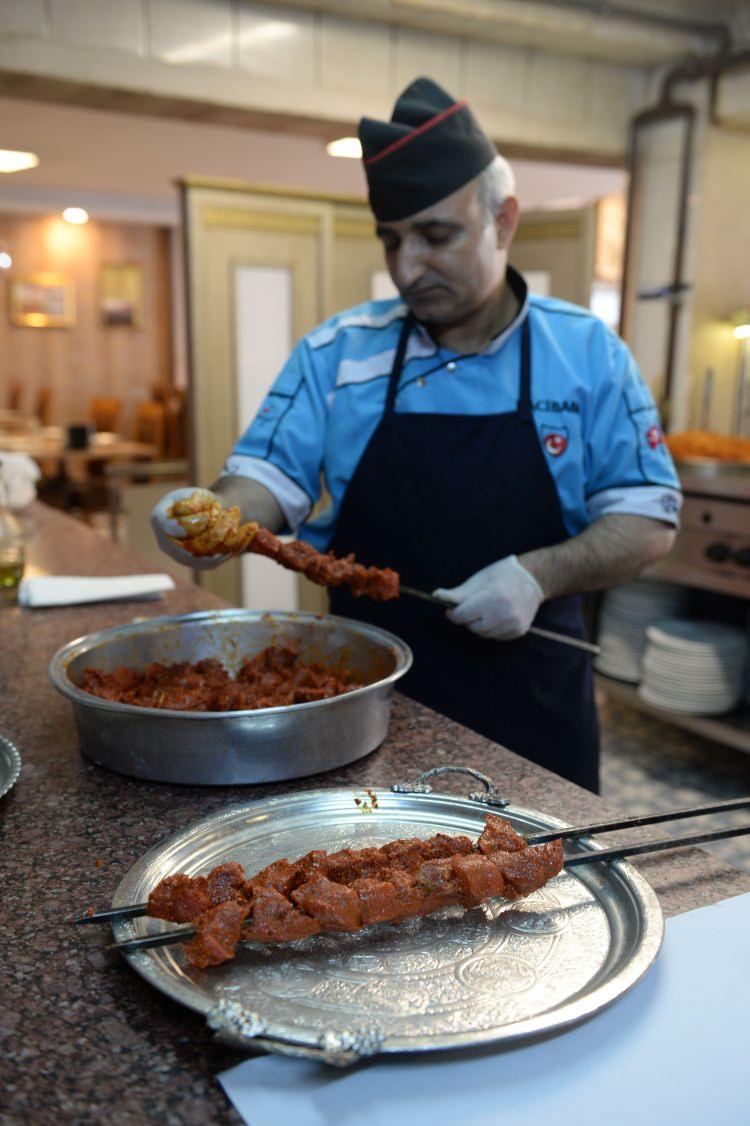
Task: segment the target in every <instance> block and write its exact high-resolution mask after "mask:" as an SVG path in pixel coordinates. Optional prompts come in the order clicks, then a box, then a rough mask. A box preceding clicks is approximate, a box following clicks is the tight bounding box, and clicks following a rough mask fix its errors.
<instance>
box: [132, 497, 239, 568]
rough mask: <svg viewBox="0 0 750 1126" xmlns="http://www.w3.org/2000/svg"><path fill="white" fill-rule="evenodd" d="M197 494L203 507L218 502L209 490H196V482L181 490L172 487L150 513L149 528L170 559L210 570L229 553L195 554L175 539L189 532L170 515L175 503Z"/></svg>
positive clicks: (179, 538)
mask: <svg viewBox="0 0 750 1126" xmlns="http://www.w3.org/2000/svg"><path fill="white" fill-rule="evenodd" d="M196 494H198V495H199V497H200V499H201V502H204V503H205V505H206V507H208V506H210V505H211V504H212V503H218V497H216V496H215V495H214V494H213V493H212V492H210V490H209V489H196V487H195V485H189V486H187V488H183V489H172V492H171V493H167V495H166V496H164V497H162V498H161V500H160V501H158V502H157V504H156V505H154V508H153V511H152V512H151V527H152V528H153V532H154V535H155V536H156V542H157V543H158V544H159V547H160V548H161V550H162V551H164V552H166V554H167V555H170V556H171V557H172V559H176V560H177V562H178V563H182V565H183V566H184V567H192V568H193V569H194V570H196V571H210V570H213V568H214V567H218V566H219V565H220V564H221V563H224V562H226V560H227V559H231V558H232V556H231V555H205V556H200V557H198V556H195V555H193V554H191V553H190V552H189V551H187V550H186V549H185V548H184V547H181V546H180V544H179V542H176V541H179V540H185V539H187V538H188V531H187V530H186V528H185V527H184V526H183V524H181V523H180V522H179V521H178V520H176V519H175V517H174V516H173V515H171V513H172V510H173V508H174V505H175V503H177V502H179V501H185V500H187V499H188V497H193V496H195V495H196ZM198 518H200V517H198ZM195 530H196V531H197V530H198V529H197V528H196V529H195Z"/></svg>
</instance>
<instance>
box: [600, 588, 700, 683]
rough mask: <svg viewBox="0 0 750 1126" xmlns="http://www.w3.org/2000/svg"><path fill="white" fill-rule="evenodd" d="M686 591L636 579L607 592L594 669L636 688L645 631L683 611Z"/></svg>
mask: <svg viewBox="0 0 750 1126" xmlns="http://www.w3.org/2000/svg"><path fill="white" fill-rule="evenodd" d="M684 598H685V590H684V588H683V587H681V586H676V585H675V584H673V583H658V582H653V581H652V580H648V579H636V580H635V581H634V582H631V583H624V584H623V585H622V586H618V587H615V589H614V590H610V591H607V593H606V594H605V595H604V598H603V599H602V607H601V615H600V618H599V636H598V638H597V641H598V643H599V646H600V648H601V653H600V654H599V656H598V657H597V658H596V660H595V661H594V667H595V668H596V669H597V670H598V671H599V672H603V673H605V675H606V676H614V677H616V678H617V679H618V680H629V681H631V682H632V683H633V684H637V683H638V681H639V680H640V679H641V658H642V656H643V650H644V649H645V647H646V627H647V626H650V625H652V624H653V623H654V622H656V621H658V620H659V619H660V618H673V617H674V616H675V614H679V612H680V610H681V609H682V607H683V604H684Z"/></svg>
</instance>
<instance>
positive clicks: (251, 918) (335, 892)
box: [149, 814, 563, 968]
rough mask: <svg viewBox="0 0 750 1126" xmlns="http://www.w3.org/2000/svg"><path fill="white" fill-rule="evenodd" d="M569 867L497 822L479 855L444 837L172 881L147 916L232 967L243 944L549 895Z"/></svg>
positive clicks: (549, 847)
mask: <svg viewBox="0 0 750 1126" xmlns="http://www.w3.org/2000/svg"><path fill="white" fill-rule="evenodd" d="M497 842H503V844H504V845H505V846H506V847H504V848H498V847H496V846H497ZM493 846H494V847H493ZM562 865H563V849H562V842H561V841H559V840H558V841H551V842H549V843H547V844H544V845H537V846H533V847H529V846H528V845H527V844H526V842H525V840H524V839H523V837H521V836H520V835H519V834H518V833H516V832H515V830H513V828H512V827H511V826H510V825H509V824H508V823H507V822H505V821H503V820H502V819H501V818H498V817H495V816H494V815H493V814H490V815H489V816H488V818H487V822H486V825H485V830H484V832H483V833H482V835H481V837H480V838H479V840H478V842H477V844H476V845H475V846H472V843H471V840H470V838H469V837H466V836H456V837H451V836H448V835H446V834H444V833H438V834H436V836H434V837H432V838H430V839H429V840H421V839H419V838H413V839H411V840H400V841H391V842H389V843H388V844H387V845H383V846H381V847H380V848H363V849H341V850H340V851H339V852H337V853H332V854H329V853H327V852H325V851H324V850H322V849H316V850H314V851H312V852H309V853H307V854H306V855H305V856H303V857H301V858H300V859H299V860H297V861H289V860H286V859H282V860H277V861H274V863H273V864H269V865H268V866H267V867H266V868H264V869H263V870H262V871H260V872H258V873H257V875H256V876H254V877H251V878H250V879H247V880H246V879H245V878H244V873H243V872H242V868H241V867H240V865H239V864H234V863H227V864H223V865H220V866H219V867H218V868H215V869H213V871H212V872H210V873H209V875H208V876H198V877H195V878H192V879H191V878H190V877H188V876H184V875H175V876H169V877H167V878H166V879H165V880H162V882H161V883H160V884H159V885H158V886H157V887H156V888H154V890H153V892H152V893H151V896H150V897H149V914H151V915H157V916H158V917H161V918H167V919H171V920H173V921H175V922H188V921H195V922H196V924H197V930H198V934H197V936H196V938H195V939H193V940H192V942H190V943H189V944H187V946H186V948H185V949H186V956H187V959H188V961H189V962H190V963H191V964H193V965H196V966H198V967H200V968H205V967H206V966H209V965H218V964H220V963H221V962H224V961H227V960H228V959H230V958H232V957H233V956H234V951H235V949H236V945H237V942H238V941H239V939H240V938H243V939H245V940H248V941H255V942H266V943H284V942H295V941H298V940H299V939H303V938H308V937H309V936H311V935H314V934H318V933H325V932H332V931H356V930H359V929H361V927H363V926H370V925H372V924H373V923H383V922H391V923H396V922H401V921H403V920H404V919H407V918H410V917H415V916H420V915H427V914H430V913H431V912H433V911H436V910H438V909H439V908H441V907H448V906H454V905H458V906H462V907H467V908H468V907H473V906H476V905H478V904H479V903H482V902H483V901H484V900H486V899H491V898H494V897H496V896H504V897H505V898H506V899H510V900H513V899H518V898H519V897H520V896H525V895H529V894H530V893H531V892H533V891H536V890H537V889H538V888H541V887H543V886H544V884H545V883H546V882H547V881H548V880H549V879H551V878H552V877H553V876H556V875H557V874H558V872H560V870H561V869H562ZM191 911H194V912H195V913H194V914H192V915H191V914H190V912H191Z"/></svg>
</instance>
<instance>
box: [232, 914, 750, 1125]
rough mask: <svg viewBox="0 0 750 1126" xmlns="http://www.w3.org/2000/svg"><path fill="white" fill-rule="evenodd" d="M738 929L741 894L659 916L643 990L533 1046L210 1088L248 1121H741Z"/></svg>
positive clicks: (295, 1070)
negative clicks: (657, 947) (656, 946)
mask: <svg viewBox="0 0 750 1126" xmlns="http://www.w3.org/2000/svg"><path fill="white" fill-rule="evenodd" d="M749 931H750V894H747V895H741V896H738V897H737V898H735V899H728V900H724V901H723V902H722V903H717V904H714V905H713V906H711V907H703V908H700V909H699V910H696V911H690V912H688V913H687V914H685V915H679V916H678V917H677V918H674V919H668V920H667V926H666V936H665V940H664V947H663V949H662V950H661V952H660V954H659V958H658V960H657V963H656V965H655V966H654V967H653V968H652V969H651V970H650V972H649V973H648V974H647V976H646V977H645V978H644V980H643V981H641V982H639V984H638V985H636V986H635V987H634V988H633V989H631V990H630V992H629V993H627V994H626V995H625V996H624V997H621V998H619V999H618V1000H617V1001H616V1002H615V1003H614V1004H613V1005H612V1006H611V1008H609V1009H606V1010H605V1011H604V1012H600V1013H598V1014H597V1015H596V1016H594V1017H592V1018H591V1019H590V1020H588V1021H586V1022H585V1023H584V1024H580V1025H577V1026H576V1027H574V1028H571V1029H569V1030H568V1031H565V1032H560V1033H558V1034H557V1035H554V1036H552V1037H548V1038H547V1039H545V1040H541V1041H537V1042H536V1043H526V1044H524V1043H519V1044H518V1045H517V1046H516V1047H511V1048H508V1049H506V1050H505V1051H501V1050H495V1051H492V1050H490V1051H485V1052H477V1053H473V1054H469V1055H467V1054H465V1053H464V1054H462V1053H458V1052H453V1053H441V1052H436V1053H434V1054H432V1055H430V1056H421V1057H416V1056H403V1057H401V1058H394V1057H393V1056H383V1057H380V1059H377V1060H374V1061H372V1062H371V1063H368V1064H364V1065H363V1066H361V1067H358V1068H353V1069H351V1070H346V1071H339V1070H337V1069H336V1068H333V1067H326V1066H325V1065H323V1064H316V1063H311V1062H309V1061H307V1060H295V1059H286V1058H284V1057H282V1056H262V1057H260V1058H257V1059H251V1060H246V1061H245V1062H244V1063H241V1064H239V1065H238V1066H237V1067H233V1068H232V1069H231V1070H230V1071H225V1072H222V1074H221V1075H220V1076H219V1082H220V1083H221V1085H222V1086H223V1088H224V1090H225V1091H226V1093H227V1095H228V1096H229V1098H230V1099H231V1101H232V1103H233V1104H234V1106H235V1108H236V1109H237V1110H238V1111H239V1113H240V1115H241V1116H242V1118H243V1120H244V1121H245V1122H247V1123H248V1124H249V1126H329V1124H331V1123H335V1124H336V1126H382V1124H383V1123H387V1124H388V1126H436V1124H437V1126H443V1124H444V1123H450V1126H495V1124H497V1126H501V1124H502V1126H508V1124H509V1123H522V1124H523V1126H550V1124H551V1123H554V1126H581V1123H582V1122H599V1123H602V1124H603V1126H634V1123H644V1124H645V1123H648V1124H651V1123H669V1122H676V1123H679V1124H680V1126H705V1124H706V1123H712V1122H713V1123H721V1126H747V1123H748V1122H749V1121H750V1109H749V1108H748V1080H747V1015H748V1009H749V1007H750V978H749V977H748V968H747V963H748V958H747V949H748V945H747V944H748V937H747V936H748V932H749Z"/></svg>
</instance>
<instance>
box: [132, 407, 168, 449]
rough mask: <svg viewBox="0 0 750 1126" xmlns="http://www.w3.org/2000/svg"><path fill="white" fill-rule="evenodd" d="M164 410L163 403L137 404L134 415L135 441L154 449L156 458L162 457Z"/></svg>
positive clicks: (164, 427) (164, 428) (164, 430)
mask: <svg viewBox="0 0 750 1126" xmlns="http://www.w3.org/2000/svg"><path fill="white" fill-rule="evenodd" d="M165 414H166V412H165V410H164V404H163V403H152V402H146V403H139V404H138V407H137V409H136V413H135V434H134V437H135V440H136V442H146V443H147V444H148V445H149V446H155V447H156V451H157V453H156V456H157V457H163V456H164V448H165V432H166V426H165Z"/></svg>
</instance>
